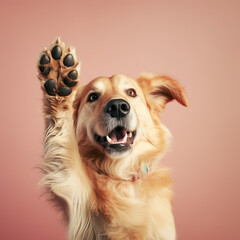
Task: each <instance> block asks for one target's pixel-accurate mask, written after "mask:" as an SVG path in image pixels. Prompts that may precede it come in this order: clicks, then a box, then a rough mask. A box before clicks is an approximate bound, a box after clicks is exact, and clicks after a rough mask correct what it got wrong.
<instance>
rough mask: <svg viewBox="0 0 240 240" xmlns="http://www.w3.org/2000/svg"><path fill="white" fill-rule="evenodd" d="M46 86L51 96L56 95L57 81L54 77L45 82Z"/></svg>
mask: <svg viewBox="0 0 240 240" xmlns="http://www.w3.org/2000/svg"><path fill="white" fill-rule="evenodd" d="M44 87H45V89H46V91H47V93H48V94H49V95H50V96H55V95H56V94H55V90H56V82H55V80H54V79H49V80H48V81H47V82H45V84H44Z"/></svg>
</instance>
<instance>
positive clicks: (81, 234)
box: [39, 39, 187, 240]
mask: <svg viewBox="0 0 240 240" xmlns="http://www.w3.org/2000/svg"><path fill="white" fill-rule="evenodd" d="M54 44H59V45H60V46H61V48H62V51H63V55H64V54H66V52H71V53H72V54H73V56H74V59H75V61H76V56H75V54H74V53H73V52H72V50H71V49H70V50H67V48H66V47H65V44H64V43H62V42H61V41H60V40H59V39H58V40H57V41H56V42H54ZM54 44H53V46H54ZM43 53H46V54H48V55H50V60H51V61H50V63H49V64H50V65H54V64H55V65H54V66H55V68H54V69H55V72H53V73H52V72H51V73H50V74H49V76H43V74H42V73H41V72H40V73H39V79H40V80H41V82H42V88H43V92H44V113H45V118H46V136H45V153H44V161H43V165H42V169H43V170H44V178H43V180H42V183H43V184H44V185H45V186H47V187H48V189H50V192H51V194H52V195H53V196H54V197H55V198H54V199H55V200H57V199H59V200H61V203H64V204H62V206H64V208H63V211H64V213H65V215H66V220H67V223H68V238H69V239H71V240H80V239H84V240H92V239H112V240H128V239H129V240H130V239H131V240H134V239H137V240H140V239H142V240H148V239H149V240H150V239H159V240H174V239H175V235H176V234H175V226H174V219H173V216H172V210H171V200H172V192H171V182H172V180H171V178H170V176H169V172H168V170H167V169H166V168H163V167H160V166H159V164H158V160H159V159H160V158H161V157H162V155H163V154H164V152H165V151H166V150H167V149H168V146H169V140H170V137H171V135H170V133H169V131H168V130H167V128H166V127H165V126H163V124H162V123H161V121H160V116H159V113H161V112H162V111H163V110H164V106H165V104H166V103H167V102H169V101H171V100H173V99H176V100H177V101H178V102H179V103H181V104H182V105H185V106H187V100H186V97H185V95H184V92H183V89H182V88H181V86H180V85H179V84H178V83H177V81H175V80H173V79H171V78H169V77H166V76H154V75H149V74H145V75H141V76H140V77H139V78H138V79H132V78H129V77H127V76H125V75H114V76H112V77H110V78H108V77H99V78H97V79H95V80H93V81H91V82H90V83H89V84H87V85H86V86H79V85H77V86H76V87H74V88H73V91H72V93H71V94H70V95H68V96H58V95H55V96H49V95H48V94H47V93H46V90H45V88H44V83H45V82H46V81H47V80H48V79H51V78H53V77H55V78H57V79H56V80H57V85H58V86H60V85H61V84H62V83H61V78H62V77H64V76H63V75H64V73H65V72H64V71H62V70H61V71H60V75H58V76H57V74H56V71H59V70H58V68H62V69H64V70H66V71H67V70H68V71H69V70H72V69H76V68H77V66H78V63H77V62H76V64H75V65H74V66H73V67H70V69H66V68H65V67H64V66H63V64H62V62H61V61H62V60H59V61H60V62H59V63H58V62H57V61H55V60H54V59H52V57H51V54H50V51H49V50H45V52H43ZM41 56H42V53H41V55H40V57H41ZM53 71H54V70H53ZM78 71H79V69H78ZM61 74H62V75H61ZM65 75H66V74H65ZM128 89H134V90H135V91H136V92H137V96H136V97H132V96H130V95H128V94H127V93H126V91H127V90H128ZM92 92H97V93H98V94H99V95H100V97H99V99H97V101H94V102H88V97H89V94H91V93H92ZM112 99H124V100H125V101H127V102H128V103H129V105H130V106H131V111H130V113H129V116H128V118H129V119H130V120H129V123H128V124H129V126H130V127H129V128H131V129H130V130H131V131H133V130H137V135H136V138H135V139H134V142H133V144H131V149H130V150H128V151H126V153H121V154H119V153H118V152H117V153H115V152H113V153H108V152H106V151H105V150H104V148H103V147H102V146H101V145H99V144H97V143H96V141H95V139H94V137H93V136H94V133H97V134H98V135H101V136H105V135H107V134H108V132H107V130H106V129H107V127H108V126H107V127H106V126H104V123H103V109H104V107H105V106H106V104H107V103H108V102H109V101H111V100H112ZM146 166H147V169H148V172H145V173H142V174H141V177H139V179H138V180H133V176H134V174H136V172H137V171H138V170H139V169H141V170H142V169H143V168H144V167H146Z"/></svg>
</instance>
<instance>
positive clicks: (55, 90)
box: [38, 38, 80, 97]
mask: <svg viewBox="0 0 240 240" xmlns="http://www.w3.org/2000/svg"><path fill="white" fill-rule="evenodd" d="M38 70H39V76H38V77H39V79H40V80H41V82H42V87H43V89H44V90H45V91H46V93H47V94H48V95H49V96H56V95H59V96H62V97H64V96H68V95H70V94H71V93H72V91H73V90H74V89H75V88H76V87H77V84H78V79H79V75H80V64H79V62H78V61H77V57H76V54H75V50H74V49H73V48H71V47H69V48H67V47H66V46H65V44H64V42H62V41H61V40H60V39H59V38H58V39H57V40H56V41H54V42H53V43H52V44H51V46H50V47H49V49H47V48H46V49H44V50H43V51H42V52H41V53H40V58H39V61H38Z"/></svg>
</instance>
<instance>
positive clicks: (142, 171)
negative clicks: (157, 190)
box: [91, 164, 149, 182]
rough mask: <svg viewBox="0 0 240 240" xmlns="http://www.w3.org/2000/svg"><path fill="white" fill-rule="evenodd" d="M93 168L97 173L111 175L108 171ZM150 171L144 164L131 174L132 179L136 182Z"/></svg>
mask: <svg viewBox="0 0 240 240" xmlns="http://www.w3.org/2000/svg"><path fill="white" fill-rule="evenodd" d="M91 169H92V170H94V171H95V172H96V173H97V174H100V175H104V176H107V177H110V176H109V174H108V173H106V172H104V171H102V170H100V169H98V170H97V169H95V168H91ZM148 173H149V168H148V166H147V165H146V164H144V165H143V166H142V167H141V168H139V169H137V170H136V171H135V172H134V173H133V174H131V180H130V181H132V182H136V181H138V180H140V179H142V178H144V177H145V176H146V175H148Z"/></svg>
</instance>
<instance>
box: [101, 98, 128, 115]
mask: <svg viewBox="0 0 240 240" xmlns="http://www.w3.org/2000/svg"><path fill="white" fill-rule="evenodd" d="M104 112H105V113H107V114H109V115H110V116H111V117H112V118H117V119H120V118H123V117H126V116H127V115H128V113H129V112H130V105H129V103H128V102H127V101H125V100H124V99H113V100H110V101H109V102H108V103H107V104H106V106H105V108H104Z"/></svg>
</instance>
